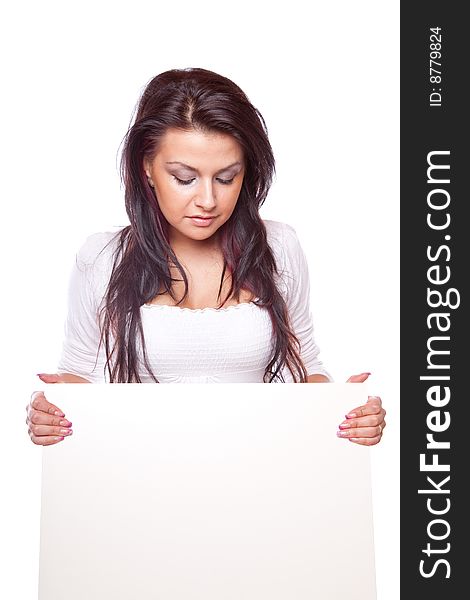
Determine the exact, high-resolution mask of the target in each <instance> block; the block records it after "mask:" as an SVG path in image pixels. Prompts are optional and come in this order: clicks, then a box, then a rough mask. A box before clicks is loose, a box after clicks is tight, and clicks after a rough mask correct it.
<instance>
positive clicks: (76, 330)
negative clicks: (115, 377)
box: [58, 220, 331, 383]
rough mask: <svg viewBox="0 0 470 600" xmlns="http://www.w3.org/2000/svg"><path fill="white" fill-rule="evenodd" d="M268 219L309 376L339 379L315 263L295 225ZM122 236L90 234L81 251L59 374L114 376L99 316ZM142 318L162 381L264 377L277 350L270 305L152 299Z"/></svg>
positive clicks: (95, 380) (144, 376)
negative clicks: (195, 304) (328, 352)
mask: <svg viewBox="0 0 470 600" xmlns="http://www.w3.org/2000/svg"><path fill="white" fill-rule="evenodd" d="M264 224H265V226H266V230H267V237H268V243H269V245H270V247H271V249H272V251H273V253H274V257H275V260H276V264H277V266H278V269H279V273H280V276H279V279H278V280H277V285H278V288H279V290H280V292H281V293H282V295H283V296H284V298H285V300H286V303H287V307H288V310H289V314H290V317H291V323H292V327H293V330H294V333H295V335H296V336H297V338H298V340H299V342H300V344H301V357H302V360H303V362H304V364H305V367H306V369H307V373H308V374H309V375H313V374H315V373H321V374H322V375H326V377H328V378H329V379H330V380H331V376H330V375H329V373H328V372H327V371H325V369H324V368H323V365H322V363H321V361H320V360H319V359H318V354H319V348H318V347H317V346H316V344H315V341H314V338H313V324H312V316H311V312H310V289H309V276H308V266H307V261H306V258H305V255H304V252H303V250H302V248H301V246H300V243H299V240H298V238H297V235H296V233H295V230H294V229H293V228H292V227H291V226H290V225H286V224H284V223H280V222H277V221H269V220H265V221H264ZM116 235H117V234H116V232H106V233H96V234H94V235H91V236H89V237H88V238H87V239H86V241H85V243H84V245H83V246H82V248H81V249H80V250H79V252H78V255H77V260H76V264H75V266H74V268H73V270H72V274H71V278H70V285H69V306H68V316H67V320H66V324H65V339H64V344H63V348H62V355H61V358H60V361H59V367H58V372H59V373H72V374H74V375H79V376H80V377H84V378H85V379H88V380H89V381H91V382H92V383H105V382H107V381H108V376H107V373H104V364H105V354H104V351H103V350H102V349H101V350H100V353H99V355H98V357H97V350H98V346H99V339H100V332H99V326H98V318H97V314H98V310H99V307H100V304H101V302H102V300H103V297H104V294H105V292H106V287H107V284H108V281H109V278H110V275H111V269H112V262H113V251H114V250H115V248H116V242H115V241H113V242H112V243H110V244H109V245H108V246H107V244H108V242H110V240H112V239H113V237H114V236H116ZM103 249H104V250H103ZM102 250H103V252H102ZM141 316H142V325H143V331H144V336H145V343H146V348H147V356H148V360H149V363H150V366H151V368H152V371H153V373H154V374H155V376H156V378H157V379H158V381H159V382H160V383H199V382H200V383H243V382H259V383H262V382H263V375H264V371H265V368H266V366H267V364H268V362H269V360H270V357H271V347H272V329H271V319H270V317H269V313H268V311H267V310H266V309H265V308H260V307H258V306H256V305H255V304H253V303H252V302H246V303H241V304H238V305H234V306H228V307H226V308H221V309H216V308H202V309H190V308H181V307H178V306H164V305H158V304H144V305H143V306H142V307H141ZM282 374H283V377H284V379H285V381H286V382H292V381H293V379H292V376H291V374H290V372H289V370H288V369H287V368H286V367H284V369H283V371H282ZM140 376H141V380H142V382H143V383H147V382H148V383H150V382H153V380H152V378H151V377H150V376H149V375H148V373H147V372H146V370H145V367H143V366H142V369H141V372H140Z"/></svg>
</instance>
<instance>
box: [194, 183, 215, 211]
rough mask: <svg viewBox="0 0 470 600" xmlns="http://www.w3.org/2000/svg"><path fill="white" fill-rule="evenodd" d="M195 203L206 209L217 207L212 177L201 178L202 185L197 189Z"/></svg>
mask: <svg viewBox="0 0 470 600" xmlns="http://www.w3.org/2000/svg"><path fill="white" fill-rule="evenodd" d="M194 203H195V204H196V206H199V207H200V208H202V209H204V210H205V211H210V210H212V209H213V208H214V207H215V205H216V198H215V192H214V186H213V183H212V180H211V179H208V180H201V182H200V185H199V186H198V189H197V190H196V195H195V197H194Z"/></svg>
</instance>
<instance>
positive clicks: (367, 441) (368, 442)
mask: <svg viewBox="0 0 470 600" xmlns="http://www.w3.org/2000/svg"><path fill="white" fill-rule="evenodd" d="M348 439H349V441H350V442H353V443H354V444H359V445H361V446H375V444H378V443H379V442H380V440H381V439H382V435H379V436H377V437H373V438H348Z"/></svg>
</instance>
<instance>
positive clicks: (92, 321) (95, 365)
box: [58, 233, 113, 383]
mask: <svg viewBox="0 0 470 600" xmlns="http://www.w3.org/2000/svg"><path fill="white" fill-rule="evenodd" d="M112 235H113V234H108V233H99V234H94V235H92V236H90V237H88V238H87V240H86V241H85V243H84V244H83V246H82V247H81V248H80V250H79V251H78V253H77V256H76V260H75V264H74V266H73V268H72V272H71V274H70V279H69V288H68V307H67V317H66V322H65V327H64V340H63V345H62V353H61V356H60V359H59V363H58V373H71V374H72V375H78V376H80V377H84V378H85V379H87V380H88V381H90V382H91V383H104V382H105V381H106V377H105V362H106V361H105V353H104V350H103V348H102V347H101V348H100V349H99V347H100V328H99V309H100V307H101V302H102V300H103V297H104V294H105V291H106V287H107V284H108V281H109V277H110V274H111V268H112V256H111V252H110V249H109V247H108V242H109V241H111V239H112ZM98 349H99V350H98Z"/></svg>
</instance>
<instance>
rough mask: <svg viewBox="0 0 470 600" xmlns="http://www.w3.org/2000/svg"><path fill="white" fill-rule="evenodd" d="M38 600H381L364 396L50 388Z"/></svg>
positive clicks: (323, 390) (239, 388)
mask: <svg viewBox="0 0 470 600" xmlns="http://www.w3.org/2000/svg"><path fill="white" fill-rule="evenodd" d="M44 389H45V392H46V397H48V399H49V400H50V401H51V402H53V403H55V404H56V405H57V406H59V407H60V408H61V409H62V410H63V411H64V412H65V415H66V417H67V418H68V419H69V420H71V421H72V422H73V426H72V429H73V430H74V433H73V435H72V436H71V437H69V438H66V439H65V440H64V441H62V442H60V443H59V444H57V445H55V446H49V447H45V448H43V475H42V509H41V545H40V575H39V600H63V599H64V598H67V600H85V599H86V600H95V599H96V600H98V599H99V600H104V599H106V600H107V599H110V600H111V599H112V600H131V599H132V600H133V599H137V598H138V599H139V600H307V599H308V600H312V599H318V600H333V599H334V600H340V599H343V598H345V597H347V598H348V600H355V599H358V600H359V599H360V600H373V599H375V597H376V595H375V570H374V549H373V524H372V503H371V486H370V469H369V449H368V448H366V447H364V446H358V445H357V444H353V443H351V442H349V441H347V440H344V439H339V438H338V437H337V436H336V431H337V429H338V424H339V423H340V422H341V421H342V420H343V418H344V414H345V413H346V412H348V411H349V410H351V409H352V408H355V407H356V406H359V405H361V404H364V403H365V402H366V399H367V392H366V387H365V385H363V384H317V385H296V384H281V385H262V384H261V385H260V384H256V383H255V384H217V385H204V384H159V385H141V384H140V385H139V384H136V385H133V384H125V385H70V384H68V385H49V386H45V387H44Z"/></svg>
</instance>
